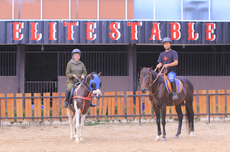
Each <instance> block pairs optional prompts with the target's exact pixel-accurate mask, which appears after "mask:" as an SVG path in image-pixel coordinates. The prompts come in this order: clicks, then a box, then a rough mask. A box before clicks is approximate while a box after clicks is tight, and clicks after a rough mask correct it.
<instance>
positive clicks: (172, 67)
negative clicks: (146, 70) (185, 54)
mask: <svg viewBox="0 0 230 152" xmlns="http://www.w3.org/2000/svg"><path fill="white" fill-rule="evenodd" d="M162 43H163V46H164V48H165V51H164V52H161V54H160V56H159V58H158V60H157V62H159V64H158V65H157V68H161V67H162V68H164V69H167V73H166V75H167V76H168V79H169V81H170V83H171V86H172V90H173V93H172V96H171V97H172V100H177V99H178V95H177V93H176V82H175V77H176V70H177V65H178V54H177V52H176V51H175V50H172V49H171V44H172V41H171V39H170V38H169V37H165V38H164V39H163V40H162Z"/></svg>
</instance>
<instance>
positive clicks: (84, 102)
mask: <svg viewBox="0 0 230 152" xmlns="http://www.w3.org/2000/svg"><path fill="white" fill-rule="evenodd" d="M100 74H101V73H99V74H97V73H95V72H92V73H90V74H88V75H87V76H86V78H85V79H84V80H83V81H82V83H81V84H79V85H78V86H77V88H76V89H75V90H74V94H73V97H72V98H73V100H72V101H73V103H71V104H69V105H68V108H67V114H68V117H69V124H70V140H73V139H74V138H75V142H76V143H79V142H85V141H84V139H83V138H82V130H83V128H84V120H85V116H86V114H87V111H88V109H89V107H90V104H91V97H92V96H94V97H95V98H96V99H99V98H100V93H101V90H100V88H101V81H100V78H99V76H100ZM72 112H73V113H74V116H73V118H72ZM80 114H81V124H80ZM75 127H76V128H75Z"/></svg>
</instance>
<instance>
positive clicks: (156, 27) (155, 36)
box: [149, 23, 161, 40]
mask: <svg viewBox="0 0 230 152" xmlns="http://www.w3.org/2000/svg"><path fill="white" fill-rule="evenodd" d="M159 24H160V23H153V28H152V34H151V37H150V39H149V40H156V39H157V40H161V35H160V32H161V31H160V28H159Z"/></svg>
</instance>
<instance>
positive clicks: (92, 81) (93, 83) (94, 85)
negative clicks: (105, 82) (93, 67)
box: [87, 72, 101, 99]
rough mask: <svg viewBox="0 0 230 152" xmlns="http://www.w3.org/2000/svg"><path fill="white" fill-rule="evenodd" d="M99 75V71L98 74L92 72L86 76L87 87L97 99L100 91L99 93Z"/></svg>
mask: <svg viewBox="0 0 230 152" xmlns="http://www.w3.org/2000/svg"><path fill="white" fill-rule="evenodd" d="M100 75H101V72H100V73H99V74H97V73H95V72H92V73H90V75H89V77H88V78H87V82H88V84H89V89H90V91H92V92H93V96H94V97H95V98H97V99H99V98H100V97H101V96H100V93H101V90H100V88H101V80H100Z"/></svg>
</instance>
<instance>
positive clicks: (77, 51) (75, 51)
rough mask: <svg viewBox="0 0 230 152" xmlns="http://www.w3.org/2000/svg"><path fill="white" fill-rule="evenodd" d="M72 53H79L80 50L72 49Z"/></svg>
mask: <svg viewBox="0 0 230 152" xmlns="http://www.w3.org/2000/svg"><path fill="white" fill-rule="evenodd" d="M74 53H80V54H81V51H80V50H79V49H74V50H73V51H72V55H73V54H74Z"/></svg>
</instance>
